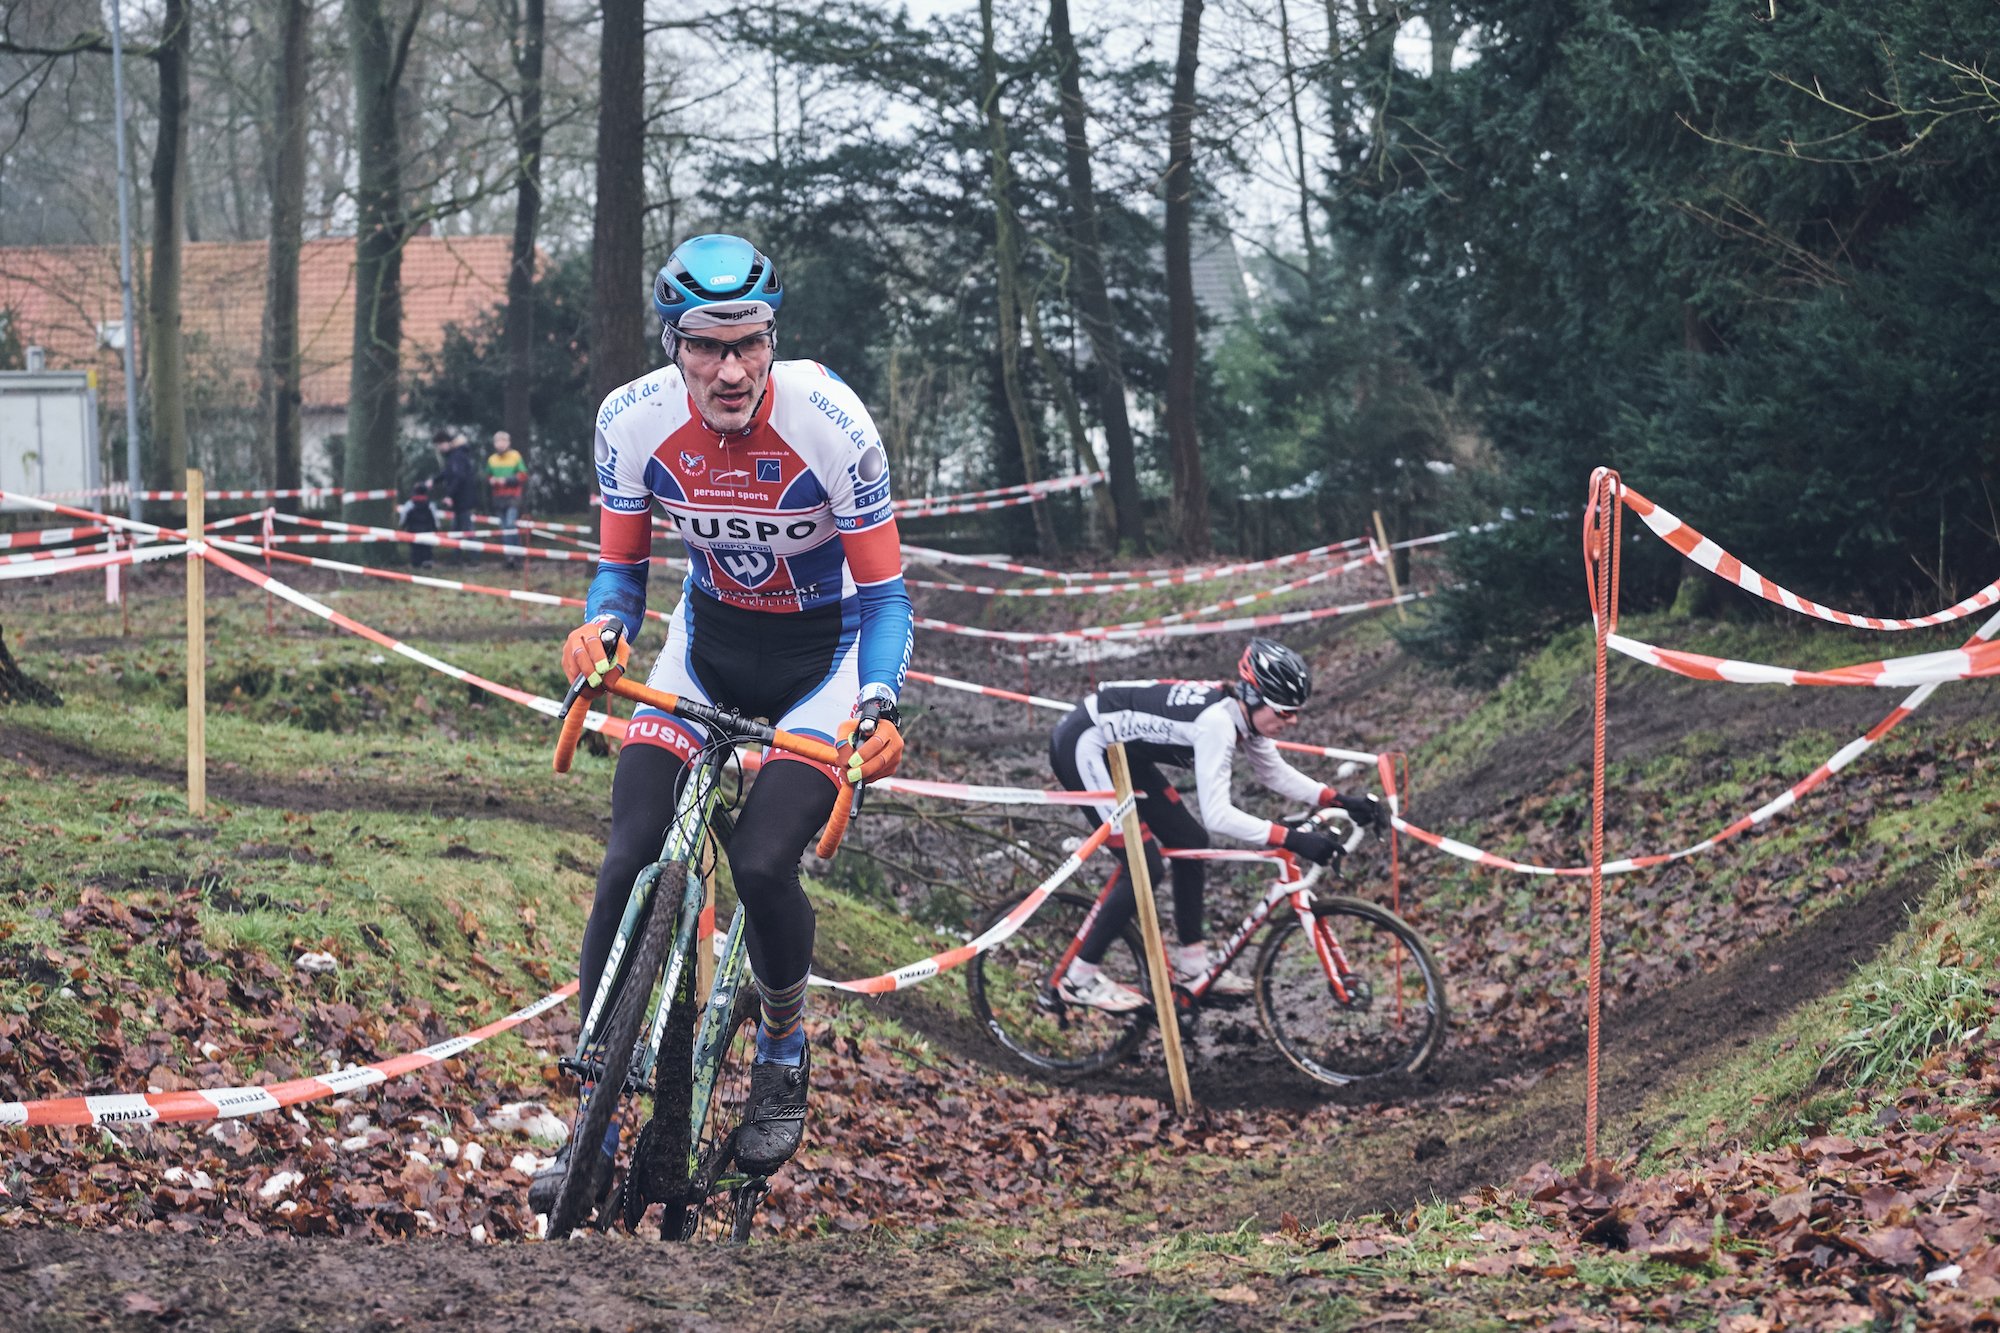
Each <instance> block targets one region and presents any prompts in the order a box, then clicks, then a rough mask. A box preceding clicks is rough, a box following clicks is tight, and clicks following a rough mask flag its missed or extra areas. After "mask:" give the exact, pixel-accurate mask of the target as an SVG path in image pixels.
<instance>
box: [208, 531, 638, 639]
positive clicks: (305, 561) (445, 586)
mask: <svg viewBox="0 0 2000 1333" xmlns="http://www.w3.org/2000/svg"><path fill="white" fill-rule="evenodd" d="M209 545H211V546H213V547H216V548H218V549H220V550H225V551H234V552H236V553H237V554H239V555H255V556H265V555H268V556H269V557H270V558H271V559H273V560H282V561H284V562H285V563H287V564H293V565H304V566H306V567H307V568H310V569H325V570H331V571H333V572H334V573H338V574H359V575H361V576H363V577H365V578H371V579H387V580H389V581H391V582H394V583H411V584H415V585H416V586H417V587H420V588H437V589H439V590H441V591H444V592H471V593H478V594H479V595H480V596H482V597H504V598H506V599H507V600H509V601H514V602H533V603H534V604H536V605H537V606H573V607H582V606H583V605H584V600H583V599H582V598H581V597H559V596H557V595H556V594H555V593H552V592H531V591H529V590H528V589H526V588H495V587H490V586H488V585H487V584H484V583H467V582H465V581H463V580H462V579H437V578H432V577H430V576H429V575H428V574H406V573H404V572H403V571H402V570H399V569H377V568H375V567H374V566H373V565H356V564H352V563H350V562H348V561H346V560H327V559H325V558H323V557H321V556H316V555H300V554H298V553H297V552H296V551H281V550H278V549H276V548H272V549H270V550H266V549H265V548H264V547H262V546H255V545H252V544H250V543H248V542H239V541H231V540H229V539H228V538H226V537H211V538H210V539H209ZM672 615H673V613H672V612H669V611H655V610H648V611H647V612H646V618H647V619H648V620H669V619H671V618H672Z"/></svg>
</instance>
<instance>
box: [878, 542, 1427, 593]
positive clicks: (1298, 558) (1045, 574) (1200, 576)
mask: <svg viewBox="0 0 2000 1333" xmlns="http://www.w3.org/2000/svg"><path fill="white" fill-rule="evenodd" d="M1440 540H1442V539H1440ZM1364 546H1365V547H1370V548H1372V547H1373V546H1374V542H1373V540H1372V539H1371V538H1368V537H1350V538H1348V539H1347V540H1346V541H1341V542H1332V543H1329V544H1328V545H1325V546H1315V547H1312V548H1311V549H1309V550H1304V551H1293V552H1292V553H1291V554H1289V555H1274V556H1271V557H1270V558H1268V559H1265V560H1247V561H1238V562H1236V563H1233V564H1225V565H1184V566H1175V567H1171V568H1167V569H1106V570H1073V569H1044V568H1042V567H1041V566H1039V565H1022V564H1015V563H1014V562H1012V561H1008V560H989V559H987V558H986V557H984V556H976V555H959V554H957V553H956V552H953V551H939V550H935V549H933V548H931V547H928V546H912V545H910V544H909V543H907V542H906V543H904V545H903V554H904V555H905V556H907V557H909V558H910V559H912V560H916V561H918V562H919V563H922V564H934V565H965V566H967V567H969V568H972V569H992V570H998V571H1000V572H1001V573H1005V574H1026V575H1029V576H1030V577H1033V578H1041V579H1055V580H1058V581H1059V582H1063V583H1090V582H1101V581H1120V580H1124V581H1130V580H1137V579H1165V580H1167V583H1169V584H1170V583H1199V582H1201V581H1202V580H1204V579H1211V578H1218V577H1221V575H1220V574H1218V573H1217V571H1226V572H1227V573H1230V574H1250V573H1255V572H1257V571H1259V570H1264V569H1277V568H1279V567H1280V566H1283V565H1296V564H1300V563H1303V562H1305V561H1308V560H1319V559H1322V558H1324V557H1326V556H1329V555H1335V554H1338V553H1341V552H1345V551H1354V550H1359V549H1360V548H1362V547H1364ZM1148 586H1160V587H1164V586H1167V585H1166V584H1158V585H1148Z"/></svg>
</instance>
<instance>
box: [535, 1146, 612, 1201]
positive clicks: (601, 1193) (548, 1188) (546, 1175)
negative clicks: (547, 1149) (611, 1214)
mask: <svg viewBox="0 0 2000 1333" xmlns="http://www.w3.org/2000/svg"><path fill="white" fill-rule="evenodd" d="M575 1146H576V1142H575V1140H574V1139H572V1140H571V1141H569V1142H568V1143H565V1144H563V1146H562V1147H560V1148H558V1149H556V1160H555V1161H553V1162H550V1163H549V1164H548V1165H547V1166H545V1167H543V1168H542V1169H541V1170H539V1171H537V1172H535V1174H534V1175H532V1176H530V1177H529V1178H528V1211H529V1212H531V1213H541V1214H543V1215H547V1214H550V1213H553V1212H555V1209H556V1193H557V1191H559V1190H560V1189H562V1183H563V1176H564V1175H566V1174H567V1173H568V1172H569V1156H570V1149H572V1148H573V1147H575ZM598 1172H599V1174H598V1178H597V1202H598V1204H599V1205H600V1206H602V1205H603V1203H604V1200H605V1199H606V1197H608V1196H609V1195H610V1193H611V1178H612V1177H613V1176H615V1175H617V1174H618V1173H617V1172H615V1171H613V1170H612V1169H611V1158H609V1157H607V1158H606V1160H605V1161H604V1162H603V1163H602V1164H601V1165H600V1166H599V1168H598Z"/></svg>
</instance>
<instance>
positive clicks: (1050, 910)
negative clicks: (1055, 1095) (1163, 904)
mask: <svg viewBox="0 0 2000 1333" xmlns="http://www.w3.org/2000/svg"><path fill="white" fill-rule="evenodd" d="M1017 905H1018V903H1008V904H1007V905H1005V906H1004V907H1001V908H999V909H998V910H996V911H995V912H993V913H992V914H991V915H990V916H989V917H988V918H987V919H986V921H985V922H984V923H983V924H982V925H981V927H980V929H981V931H982V932H984V931H986V930H988V929H991V928H992V927H993V926H994V925H995V924H997V923H998V922H999V921H1000V919H1001V918H1002V917H1004V916H1006V915H1007V914H1008V913H1009V912H1011V911H1013V910H1014V908H1015V907H1016V906H1017ZM1092 906H1093V900H1092V899H1089V898H1085V897H1083V896H1082V895H1080V894H1074V893H1052V894H1050V895H1049V898H1048V901H1046V902H1044V903H1043V904H1042V905H1041V907H1040V909H1039V910H1037V911H1036V912H1035V914H1034V915H1033V916H1031V917H1029V918H1028V919H1027V921H1025V922H1023V923H1022V925H1021V928H1020V929H1019V930H1018V931H1016V932H1015V933H1014V934H1013V935H1012V936H1010V937H1009V938H1007V939H1006V940H1003V941H1001V942H1000V943H999V944H997V945H995V946H993V948H991V949H989V950H987V951H986V952H985V953H983V954H980V955H978V956H977V957H975V958H974V959H973V960H972V961H971V962H970V963H969V964H967V966H966V970H965V989H966V993H967V994H968V996H969V997H970V998H971V1000H972V1012H973V1014H974V1015H975V1016H976V1017H977V1018H978V1019H979V1022H980V1024H981V1025H982V1026H983V1027H985V1029H986V1031H987V1032H988V1033H990V1034H991V1035H992V1037H993V1039H994V1040H995V1041H997V1042H999V1043H1000V1044H1001V1045H1002V1046H1003V1047H1005V1048H1006V1049H1007V1050H1008V1051H1010V1052H1012V1053H1013V1054H1014V1055H1015V1056H1017V1057H1019V1058H1020V1059H1021V1060H1022V1061H1024V1062H1025V1063H1027V1064H1028V1065H1030V1066H1032V1067H1033V1068H1035V1069H1037V1070H1040V1071H1042V1072H1043V1073H1048V1074H1056V1075H1059V1076H1069V1077H1073V1076H1075V1075H1079V1074H1089V1073H1094V1072H1096V1071H1097V1070H1100V1069H1104V1068H1106V1067H1107V1066H1110V1065H1113V1064H1116V1063H1117V1062H1118V1061H1120V1060H1122V1059H1124V1058H1125V1057H1126V1056H1128V1055H1130V1054H1131V1053H1132V1051H1133V1050H1134V1049H1135V1048H1136V1047H1137V1046H1138V1045H1139V1043H1140V1042H1141V1041H1142V1040H1144V1038H1145V1036H1146V1027H1147V1025H1148V1024H1150V1023H1151V1022H1152V1021H1153V1010H1152V1006H1151V1005H1150V1004H1149V1005H1147V1007H1145V1008H1143V1009H1135V1010H1132V1011H1130V1012H1127V1013H1122V1014H1116V1013H1107V1012H1106V1011H1104V1010H1102V1009H1090V1008H1086V1007H1084V1006H1082V1005H1075V1004H1066V1003H1064V1001H1063V999H1062V997H1061V996H1059V995H1058V994H1057V993H1056V989H1055V982H1056V981H1057V980H1058V978H1057V977H1056V975H1055V969H1056V968H1057V967H1058V966H1059V965H1060V964H1061V963H1062V960H1063V958H1064V956H1065V955H1066V954H1067V953H1068V951H1069V948H1070V945H1071V944H1072V943H1073V942H1074V941H1075V940H1076V937H1077V933H1078V932H1079V931H1080V930H1082V928H1083V922H1084V918H1086V917H1088V916H1089V915H1090V909H1091V907H1092ZM1144 959H1145V951H1144V950H1143V949H1142V948H1141V947H1140V944H1139V932H1138V931H1137V930H1136V929H1134V928H1133V927H1132V926H1130V925H1127V926H1126V927H1125V929H1124V930H1123V931H1122V932H1121V933H1120V934H1119V935H1118V937H1117V939H1115V940H1114V941H1113V942H1112V945H1111V949H1110V951H1109V952H1108V953H1106V954H1105V956H1104V964H1103V966H1104V970H1105V972H1106V974H1107V975H1109V976H1111V977H1112V978H1113V979H1115V980H1117V981H1119V982H1122V983H1123V984H1125V985H1128V986H1130V987H1132V988H1133V989H1134V990H1136V991H1138V992H1139V993H1140V994H1141V995H1146V996H1150V995H1151V994H1152V989H1151V986H1152V982H1151V979H1150V977H1149V976H1148V974H1147V972H1146V965H1145V962H1144Z"/></svg>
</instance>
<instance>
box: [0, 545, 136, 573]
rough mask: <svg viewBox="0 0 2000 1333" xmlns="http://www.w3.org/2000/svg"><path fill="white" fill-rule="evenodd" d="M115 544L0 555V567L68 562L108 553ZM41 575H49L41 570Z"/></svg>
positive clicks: (44, 570)
mask: <svg viewBox="0 0 2000 1333" xmlns="http://www.w3.org/2000/svg"><path fill="white" fill-rule="evenodd" d="M115 545H116V543H114V542H112V541H111V540H109V539H107V540H105V541H101V542H93V543H90V544H89V545H86V546H69V547H64V548H63V549H61V550H57V551H19V552H16V553H15V554H13V555H0V566H5V565H46V564H48V562H49V561H51V560H69V559H72V558H74V557H76V556H79V555H89V554H90V553H91V552H93V551H109V550H111V549H113V547H114V546H115ZM37 572H38V573H41V574H46V573H49V572H50V571H49V570H46V569H43V570H39V571H37Z"/></svg>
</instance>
